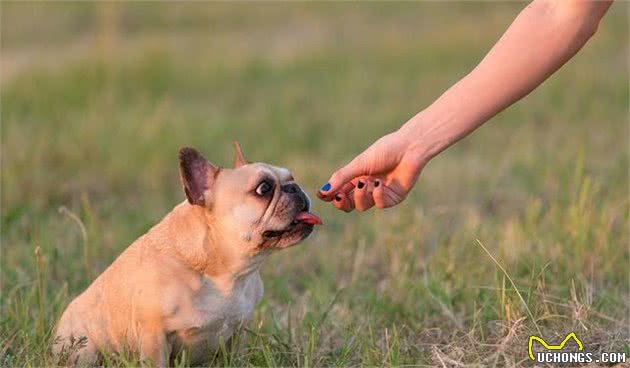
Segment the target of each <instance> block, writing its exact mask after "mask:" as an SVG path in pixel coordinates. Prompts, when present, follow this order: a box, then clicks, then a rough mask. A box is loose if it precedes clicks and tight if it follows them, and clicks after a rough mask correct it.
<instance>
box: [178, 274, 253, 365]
mask: <svg viewBox="0 0 630 368" xmlns="http://www.w3.org/2000/svg"><path fill="white" fill-rule="evenodd" d="M262 294H263V285H262V280H261V279H260V275H259V274H258V272H253V273H252V274H250V275H247V276H245V277H244V278H243V279H241V280H238V281H237V282H236V283H235V284H234V286H233V288H232V290H231V292H230V293H227V294H223V293H221V292H220V291H219V290H218V288H217V287H216V286H215V285H213V284H212V282H210V281H203V284H202V286H201V288H200V289H199V290H198V291H197V292H195V293H192V294H191V295H189V297H188V298H183V299H182V300H181V302H180V303H178V307H177V312H176V313H174V315H173V316H172V317H171V318H169V323H168V324H169V325H170V328H169V330H171V331H172V335H171V336H173V337H174V338H175V341H173V343H174V344H175V345H181V347H186V348H188V349H191V350H192V351H191V353H193V356H194V355H196V353H200V352H201V351H197V352H196V350H202V351H203V352H204V353H207V351H208V349H214V348H216V347H218V345H219V343H220V341H221V339H223V340H224V341H226V340H227V339H228V338H229V337H230V336H232V334H233V332H234V330H235V329H236V328H238V327H239V325H241V324H242V323H244V322H246V321H247V320H249V319H250V318H251V316H252V314H253V312H254V308H255V307H256V304H257V303H258V302H259V301H260V299H261V298H262ZM184 299H185V300H184Z"/></svg>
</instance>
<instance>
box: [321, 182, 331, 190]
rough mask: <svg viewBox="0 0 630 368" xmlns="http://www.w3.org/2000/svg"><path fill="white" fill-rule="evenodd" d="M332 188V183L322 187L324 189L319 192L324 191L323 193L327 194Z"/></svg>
mask: <svg viewBox="0 0 630 368" xmlns="http://www.w3.org/2000/svg"><path fill="white" fill-rule="evenodd" d="M330 187H331V185H330V183H326V184H324V185H322V187H321V188H320V189H319V190H320V191H322V192H327V191H329V190H330Z"/></svg>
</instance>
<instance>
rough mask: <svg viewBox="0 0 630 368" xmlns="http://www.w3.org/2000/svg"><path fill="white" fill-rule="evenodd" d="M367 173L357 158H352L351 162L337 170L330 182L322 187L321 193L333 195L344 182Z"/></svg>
mask: <svg viewBox="0 0 630 368" xmlns="http://www.w3.org/2000/svg"><path fill="white" fill-rule="evenodd" d="M364 174H366V173H365V170H364V169H363V165H361V164H360V163H359V161H358V160H357V159H354V160H352V161H351V162H350V163H349V164H347V165H346V166H344V167H342V168H341V169H339V170H337V171H335V172H334V173H333V174H332V176H331V177H330V179H328V182H326V183H325V184H324V185H322V187H321V188H320V190H319V191H320V193H322V194H324V195H328V194H330V195H332V194H334V193H335V192H337V191H338V190H339V189H341V187H343V185H344V184H346V183H348V182H349V181H351V180H352V179H354V178H356V177H358V176H362V175H364Z"/></svg>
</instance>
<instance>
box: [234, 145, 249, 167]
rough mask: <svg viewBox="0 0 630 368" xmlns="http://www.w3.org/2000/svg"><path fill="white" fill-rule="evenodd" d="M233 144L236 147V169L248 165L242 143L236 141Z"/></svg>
mask: <svg viewBox="0 0 630 368" xmlns="http://www.w3.org/2000/svg"><path fill="white" fill-rule="evenodd" d="M232 144H233V145H234V168H237V167H241V166H243V165H247V164H248V163H249V162H248V161H247V160H246V159H245V156H243V150H241V145H240V143H238V142H237V141H234V142H232Z"/></svg>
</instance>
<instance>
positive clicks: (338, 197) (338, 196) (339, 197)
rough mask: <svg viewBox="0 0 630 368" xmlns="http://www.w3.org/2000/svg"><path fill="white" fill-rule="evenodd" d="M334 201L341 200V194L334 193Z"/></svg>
mask: <svg viewBox="0 0 630 368" xmlns="http://www.w3.org/2000/svg"><path fill="white" fill-rule="evenodd" d="M335 201H337V202H341V196H340V195H339V194H335Z"/></svg>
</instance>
